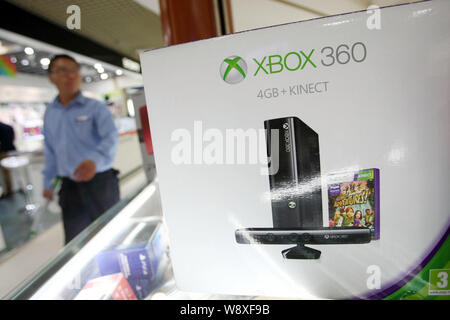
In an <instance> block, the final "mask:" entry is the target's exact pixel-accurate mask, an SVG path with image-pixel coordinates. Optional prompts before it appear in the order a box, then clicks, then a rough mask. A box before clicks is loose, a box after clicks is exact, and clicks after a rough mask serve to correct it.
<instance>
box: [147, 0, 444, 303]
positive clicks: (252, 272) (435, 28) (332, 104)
mask: <svg viewBox="0 0 450 320" xmlns="http://www.w3.org/2000/svg"><path fill="white" fill-rule="evenodd" d="M449 12H450V2H449V1H445V0H433V1H423V2H417V3H412V4H407V5H398V6H392V7H385V8H380V9H376V8H371V9H370V10H367V11H361V12H355V13H349V14H342V15H337V16H332V17H325V18H320V19H313V20H309V21H302V22H298V23H289V24H285V25H280V26H274V27H268V28H261V29H257V30H252V31H246V32H241V33H236V34H231V35H226V36H222V37H218V38H213V39H207V40H201V41H195V42H190V43H186V44H181V45H175V46H169V47H165V48H161V49H155V50H149V51H146V52H144V53H142V54H141V64H142V71H143V76H144V87H145V97H146V100H147V106H148V117H149V120H150V127H151V134H152V142H153V151H154V155H155V161H156V169H157V172H158V182H159V186H160V192H161V200H162V209H163V214H164V217H165V222H166V226H167V228H168V232H169V235H170V247H171V251H170V252H171V260H172V262H173V270H174V275H175V279H176V283H177V285H178V287H179V288H180V289H181V290H186V291H194V292H210V293H217V294H233V295H250V296H255V295H261V296H266V297H267V296H270V297H284V298H300V299H309V298H311V299H316V298H320V299H445V298H447V297H448V296H449V293H450V288H449V285H448V282H447V281H446V279H447V278H448V275H449V273H450V270H449V269H450V265H449V252H450V250H449V242H448V231H449V224H450V216H449V210H448V208H449V206H450V203H449V197H448V195H449V194H450V190H449V181H450V176H449V170H448V164H449V163H450V157H449V155H450V144H449V136H450V134H449V126H448V123H449V109H450V107H449V99H448V89H449V87H450V83H449V80H450V74H449V72H450V71H449V70H450V68H449V61H450V59H449V58H450V19H448V13H449ZM338 198H339V199H338ZM341 210H343V211H342V212H341ZM344 213H345V216H344Z"/></svg>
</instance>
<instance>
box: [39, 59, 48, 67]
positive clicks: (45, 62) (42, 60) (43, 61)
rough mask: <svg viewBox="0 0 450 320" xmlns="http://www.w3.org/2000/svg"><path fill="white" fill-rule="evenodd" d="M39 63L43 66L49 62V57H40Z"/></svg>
mask: <svg viewBox="0 0 450 320" xmlns="http://www.w3.org/2000/svg"><path fill="white" fill-rule="evenodd" d="M41 64H42V65H43V66H48V65H49V64H50V59H49V58H42V59H41Z"/></svg>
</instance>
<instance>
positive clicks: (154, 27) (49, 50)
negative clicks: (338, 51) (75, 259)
mask: <svg viewBox="0 0 450 320" xmlns="http://www.w3.org/2000/svg"><path fill="white" fill-rule="evenodd" d="M201 1H202V0H201ZM205 1H209V0H205ZM221 1H222V0H221ZM163 2H166V3H167V1H161V3H160V1H158V0H95V1H91V0H81V1H74V0H53V1H49V0H10V1H9V0H8V1H7V3H8V4H10V5H13V6H15V7H17V10H22V11H24V12H26V13H28V14H32V15H34V16H36V17H38V18H39V19H44V20H45V21H47V22H48V23H50V24H53V25H54V26H55V27H58V28H61V29H64V32H66V33H67V35H68V36H67V38H66V39H65V41H66V42H67V43H70V42H71V38H70V35H74V36H75V35H76V34H78V35H80V36H82V37H83V38H85V39H88V40H89V41H91V42H92V43H95V44H98V45H99V46H101V47H102V48H106V49H107V50H111V51H112V52H114V54H115V56H116V57H119V58H122V59H120V62H121V65H117V64H114V63H111V61H110V60H108V59H106V60H107V61H105V60H103V59H102V58H101V57H99V55H97V56H89V55H87V54H86V52H87V51H86V50H69V49H67V48H68V47H70V46H56V45H54V44H51V43H52V42H51V41H49V42H46V41H42V39H35V38H33V37H30V36H29V35H30V34H29V33H27V34H21V33H19V32H13V31H11V30H8V29H6V28H5V29H4V28H2V25H1V24H0V55H3V56H8V57H9V58H10V59H11V61H12V62H13V63H14V64H15V66H16V69H17V74H16V75H15V76H14V77H8V76H3V75H1V73H0V122H4V123H7V124H9V125H11V126H13V128H14V131H15V135H16V138H15V139H16V140H15V146H16V148H17V151H18V154H19V155H23V156H26V157H27V159H29V164H28V166H27V171H28V172H29V181H28V183H30V184H31V185H32V186H33V189H32V201H33V203H34V204H35V205H36V207H37V208H42V207H43V206H44V199H43V198H42V197H41V194H42V175H41V171H42V169H43V165H44V157H43V153H42V152H43V136H42V134H41V130H42V126H43V122H42V118H43V114H44V111H45V108H46V104H48V103H49V102H51V101H52V100H53V99H54V97H55V95H56V94H57V91H56V89H55V87H54V86H53V85H52V84H51V83H50V82H49V81H48V79H47V76H46V68H48V63H49V58H50V57H51V56H52V55H54V54H57V53H67V54H69V55H72V56H73V57H75V58H76V59H77V60H78V61H79V62H80V64H81V66H82V68H81V74H82V77H83V85H82V89H83V92H84V94H85V95H86V96H89V97H93V98H96V99H99V100H103V101H105V102H106V103H107V104H108V105H109V108H110V111H111V112H112V113H113V115H114V118H115V121H116V125H117V127H118V129H119V133H120V138H119V148H118V153H117V156H116V159H115V165H114V167H115V168H117V169H118V170H119V171H120V187H121V197H122V198H126V197H129V196H131V195H132V194H134V193H135V192H136V190H139V188H141V187H142V186H145V185H146V184H147V183H148V180H147V179H146V175H145V172H144V170H143V157H142V152H141V146H140V143H139V137H138V132H137V126H136V121H135V109H134V105H133V99H132V96H133V95H134V94H136V93H137V92H139V90H140V89H141V88H142V85H143V81H142V75H141V74H140V68H139V53H140V52H141V51H143V50H147V49H152V48H158V47H163V46H164V45H166V42H165V39H164V30H163V27H162V24H161V7H160V5H162V3H163ZM169 2H170V1H169ZM408 2H416V1H405V0H397V1H396V0H320V1H317V0H229V1H225V0H223V1H222V4H223V5H224V6H228V8H229V10H230V12H229V17H230V19H231V21H230V23H229V26H231V30H230V28H229V29H228V30H227V32H226V33H231V32H240V31H245V30H250V29H255V28H260V27H266V26H271V25H277V24H282V23H288V22H294V21H301V20H308V19H313V18H317V17H323V16H329V15H335V14H340V13H345V12H352V11H360V10H366V9H367V8H368V7H369V6H370V5H378V6H387V5H394V4H401V3H408ZM74 4H75V5H78V6H79V7H80V8H81V29H80V30H67V27H66V20H67V17H68V16H69V15H68V14H67V13H66V9H67V7H69V6H70V5H74ZM216 4H217V2H216ZM20 23H22V22H21V21H17V24H20ZM189 27H190V26H189V25H188V26H186V28H189ZM19 29H20V28H19ZM15 31H17V30H15ZM37 32H38V31H37ZM123 58H125V60H123ZM106 96H107V97H108V99H105V98H106ZM21 179H23V172H22V171H20V170H17V172H15V173H13V189H14V191H15V193H14V194H13V196H11V197H7V198H1V199H0V298H1V297H3V296H5V295H6V294H7V293H8V292H10V291H11V290H12V289H14V288H15V287H16V286H18V285H19V284H20V283H21V282H23V281H25V280H26V279H27V278H29V277H30V276H31V275H33V274H34V273H36V272H37V271H38V270H39V269H40V268H41V267H42V266H43V265H45V264H46V263H47V262H48V261H49V260H51V259H52V258H53V257H54V256H56V255H57V254H58V252H60V251H61V250H62V248H63V246H64V236H63V228H62V222H61V213H60V209H59V207H58V205H57V204H56V201H54V202H52V203H51V204H50V206H49V208H48V212H47V213H46V214H45V216H44V218H43V220H42V223H41V226H40V230H39V232H38V234H37V235H34V236H30V227H31V224H32V221H33V220H32V219H33V217H30V215H27V214H26V213H25V212H24V210H23V208H24V206H25V204H26V199H25V195H24V193H23V192H21V191H20V190H21ZM4 188H5V187H4V181H3V177H1V176H0V190H1V191H0V193H1V192H4Z"/></svg>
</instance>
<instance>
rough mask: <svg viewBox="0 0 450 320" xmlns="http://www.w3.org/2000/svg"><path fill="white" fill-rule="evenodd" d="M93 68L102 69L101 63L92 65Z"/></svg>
mask: <svg viewBox="0 0 450 320" xmlns="http://www.w3.org/2000/svg"><path fill="white" fill-rule="evenodd" d="M94 68H95V69H98V68H103V66H102V65H101V63H96V64H94Z"/></svg>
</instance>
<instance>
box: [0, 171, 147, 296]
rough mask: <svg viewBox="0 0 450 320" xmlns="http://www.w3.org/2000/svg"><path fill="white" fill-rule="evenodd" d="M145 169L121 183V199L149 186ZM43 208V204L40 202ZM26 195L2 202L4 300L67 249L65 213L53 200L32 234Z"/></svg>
mask: <svg viewBox="0 0 450 320" xmlns="http://www.w3.org/2000/svg"><path fill="white" fill-rule="evenodd" d="M145 181H146V180H145V174H144V172H143V170H142V169H140V170H138V171H136V172H134V173H133V174H131V175H129V176H128V177H126V178H124V179H122V180H121V181H120V192H121V198H126V197H128V196H130V195H131V194H133V193H135V192H136V191H137V190H138V189H139V188H141V187H142V186H143V185H144V184H145ZM39 206H40V207H43V202H42V200H41V202H40V203H39ZM23 209H24V195H23V193H21V192H16V193H15V194H14V196H12V197H10V198H8V199H2V200H0V212H1V213H2V214H1V215H0V225H1V226H2V231H3V235H4V238H5V242H6V244H7V246H8V247H9V250H3V251H1V252H0V298H1V297H4V296H5V295H7V294H8V293H9V292H10V291H11V290H13V289H14V288H16V287H17V286H18V285H19V284H20V283H22V282H23V281H26V280H27V279H28V278H29V277H30V276H32V275H33V274H35V273H36V272H37V271H38V270H39V269H40V268H41V267H43V266H44V265H45V264H47V263H48V262H49V261H50V260H51V259H52V258H54V257H55V256H56V255H57V254H58V252H60V251H61V250H62V249H63V247H64V232H63V226H62V222H61V211H60V209H59V207H58V206H57V204H56V201H53V202H52V203H51V204H50V206H49V207H48V210H47V211H46V212H45V213H44V214H43V215H42V220H41V223H40V224H39V225H40V229H41V230H43V231H41V232H39V233H38V234H37V235H34V236H33V235H31V234H30V227H31V224H32V222H33V218H32V217H31V216H29V215H27V214H26V213H25V212H24V210H23Z"/></svg>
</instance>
